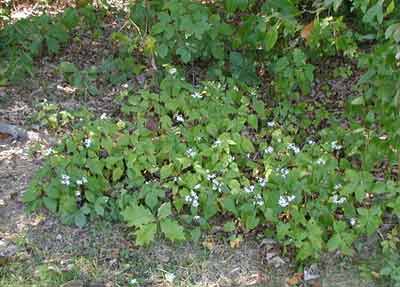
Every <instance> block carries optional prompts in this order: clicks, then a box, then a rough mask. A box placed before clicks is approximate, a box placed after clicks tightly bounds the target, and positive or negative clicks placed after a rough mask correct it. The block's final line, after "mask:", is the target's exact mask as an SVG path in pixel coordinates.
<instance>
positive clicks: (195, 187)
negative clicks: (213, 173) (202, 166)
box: [193, 183, 201, 190]
mask: <svg viewBox="0 0 400 287" xmlns="http://www.w3.org/2000/svg"><path fill="white" fill-rule="evenodd" d="M200 188H201V184H200V183H199V184H196V185H195V186H194V187H193V189H194V190H198V189H200Z"/></svg>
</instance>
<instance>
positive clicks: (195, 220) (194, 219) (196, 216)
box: [193, 215, 201, 222]
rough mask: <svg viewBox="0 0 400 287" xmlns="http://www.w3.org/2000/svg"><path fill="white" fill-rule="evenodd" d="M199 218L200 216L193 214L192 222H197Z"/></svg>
mask: <svg viewBox="0 0 400 287" xmlns="http://www.w3.org/2000/svg"><path fill="white" fill-rule="evenodd" d="M200 219H201V217H200V216H199V215H195V216H193V221H194V222H199V221H200Z"/></svg>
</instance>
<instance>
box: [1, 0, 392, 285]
mask: <svg viewBox="0 0 400 287" xmlns="http://www.w3.org/2000/svg"><path fill="white" fill-rule="evenodd" d="M399 17H400V15H399V9H398V7H397V3H395V2H394V1H382V0H380V1H372V2H371V1H347V2H346V1H321V2H318V1H279V2H273V1H271V2H266V3H262V2H259V1H216V2H215V3H199V2H198V1H175V0H168V1H151V2H148V1H138V2H137V3H135V4H132V5H128V6H127V9H126V10H125V12H122V11H119V12H115V11H114V10H113V9H112V8H111V7H109V6H104V7H97V8H96V9H95V8H93V7H92V6H90V5H88V6H82V7H81V8H79V9H75V8H69V9H67V10H65V11H64V12H63V13H62V14H59V15H57V16H55V17H50V16H48V15H47V14H44V15H42V16H38V17H33V18H29V19H25V20H21V21H19V22H17V23H13V24H9V25H6V26H5V28H3V29H2V30H1V32H0V38H1V39H2V42H1V44H0V49H1V54H2V57H3V58H2V61H3V67H4V68H3V70H2V73H1V74H0V75H1V78H0V81H2V83H3V85H6V86H8V88H12V87H15V86H16V85H17V84H18V83H21V80H22V79H23V78H25V77H28V76H29V77H31V78H32V79H34V78H35V77H37V71H36V69H35V63H37V62H38V61H43V60H45V61H51V62H53V64H52V65H53V68H52V69H51V68H50V69H48V68H47V70H46V74H47V75H48V76H50V77H51V80H50V81H46V85H44V84H43V83H39V93H40V96H38V97H37V98H36V99H38V101H39V102H40V104H37V105H36V106H35V110H36V111H37V112H36V113H34V114H33V115H32V116H31V117H30V124H31V125H32V124H33V125H35V126H37V127H39V128H40V129H49V130H50V131H51V133H52V134H53V135H58V138H59V141H58V143H57V144H52V147H49V148H48V149H47V150H46V151H42V154H41V155H40V157H42V156H44V157H43V159H44V161H43V163H42V164H41V168H40V169H39V170H38V172H37V173H36V175H35V176H34V177H33V178H32V180H31V183H30V185H29V187H28V188H27V190H26V192H24V194H23V198H22V200H23V202H24V203H25V205H26V207H27V209H29V210H38V209H39V210H41V209H42V208H46V209H47V210H48V211H49V212H50V213H51V214H56V215H58V216H59V217H60V219H61V221H62V222H63V223H68V224H75V225H77V226H78V227H80V228H84V227H85V226H87V225H88V224H90V222H96V221H97V220H109V221H112V222H120V223H124V224H125V225H126V226H127V227H128V228H129V230H130V231H131V232H132V234H133V236H132V242H133V243H134V244H135V246H149V245H150V247H149V248H150V249H151V248H152V247H151V246H154V244H157V242H159V241H160V240H163V239H164V238H165V239H167V240H169V241H172V242H178V243H179V242H187V241H193V242H203V243H204V242H205V239H206V238H207V236H208V235H209V234H210V232H211V233H212V232H214V231H215V230H216V229H217V230H218V234H219V238H220V239H223V240H224V241H226V242H229V244H230V245H231V246H232V247H237V246H240V245H241V244H246V242H248V241H251V240H259V241H262V240H263V239H265V238H269V239H273V240H274V241H275V242H276V243H277V244H278V245H276V246H279V247H275V248H278V249H279V254H281V255H282V256H285V257H287V258H290V259H291V261H292V262H293V263H295V264H296V266H298V267H299V268H300V269H301V268H303V267H306V268H308V266H310V265H311V264H312V263H314V262H318V261H319V260H320V258H321V256H323V255H324V254H326V253H327V252H328V253H330V254H333V253H336V254H340V256H348V258H351V257H353V258H356V257H357V255H358V253H359V252H360V250H362V248H361V247H360V244H359V242H360V240H361V241H362V240H363V239H365V238H373V237H374V236H375V235H376V234H378V235H379V240H375V241H374V244H375V245H380V246H381V247H382V248H381V250H380V252H381V253H383V254H384V255H386V256H383V257H379V258H380V259H379V261H380V262H379V263H378V265H374V264H373V263H371V265H369V267H365V266H364V267H363V270H364V273H369V274H372V276H375V277H376V279H381V278H384V279H385V280H387V282H390V283H389V284H399V282H400V281H399V279H398V276H399V275H398V272H399V270H398V267H397V266H398V260H399V258H398V255H397V253H396V250H397V248H398V240H399V238H398V224H399V223H398V218H399V214H400V211H399V210H400V207H399V204H400V199H399V198H400V197H399V191H400V189H399V182H398V179H399V176H400V174H399V171H398V166H399V162H400V156H399V150H398V146H399V143H400V142H399V141H400V137H399V136H400V135H399V133H398V128H397V127H398V124H399V114H398V113H399V107H398V104H399V101H398V98H399V96H400V94H399V92H398V91H399V90H400V89H399V83H400V81H399V79H400V75H399V63H400V62H399V61H400V47H399V40H400V24H399ZM85 45H90V47H94V49H92V50H89V51H88V53H89V56H88V55H87V54H86V55H85V54H83V55H80V56H79V57H74V56H75V55H74V54H71V55H68V53H65V51H68V50H73V49H74V47H75V48H76V47H80V48H83V49H82V50H83V51H85V49H84V46H85ZM86 51H87V50H86ZM93 51H95V53H93ZM90 53H92V54H90ZM51 82H53V84H52V86H48V84H50V83H51ZM56 91H57V92H56ZM56 93H58V94H60V95H59V96H58V95H57V94H56ZM43 94H44V96H45V99H48V101H46V102H43ZM31 95H32V94H31ZM60 99H63V100H65V99H73V101H75V103H74V104H73V106H72V107H68V105H67V106H66V105H59V104H57V102H58V101H60ZM104 100H105V101H106V103H105V104H104V102H103V101H104ZM10 101H12V99H11V100H10ZM93 102H95V103H96V104H92V103H93ZM85 103H86V104H85ZM53 142H55V140H54V141H53ZM39 154H40V153H39ZM155 242H156V243H155ZM133 243H131V244H133ZM194 244H195V243H194ZM377 266H378V267H377ZM370 269H371V270H373V272H371V270H370ZM368 270H369V271H368ZM45 273H46V272H45ZM260 276H261V275H260ZM292 279H293V278H292ZM303 279H304V278H302V279H301V280H303ZM293 280H295V279H293ZM301 280H300V279H299V280H298V282H297V283H295V284H298V283H299V284H300V281H301ZM64 281H65V280H64ZM189 281H190V280H189ZM195 281H196V280H194V281H190V282H191V283H189V282H188V283H187V284H195ZM292 282H294V281H292ZM289 283H290V282H289ZM232 284H233V283H232ZM235 284H236V283H235ZM243 284H244V283H243ZM293 285H294V284H293ZM183 286H185V285H183ZM187 286H190V285H187ZM239 286H240V284H239Z"/></svg>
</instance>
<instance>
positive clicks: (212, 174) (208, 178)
mask: <svg viewBox="0 0 400 287" xmlns="http://www.w3.org/2000/svg"><path fill="white" fill-rule="evenodd" d="M215 177H216V175H215V174H214V173H207V180H212V179H214V178H215Z"/></svg>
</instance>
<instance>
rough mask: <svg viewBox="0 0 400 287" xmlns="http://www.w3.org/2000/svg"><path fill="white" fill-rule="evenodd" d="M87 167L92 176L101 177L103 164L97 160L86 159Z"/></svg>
mask: <svg viewBox="0 0 400 287" xmlns="http://www.w3.org/2000/svg"><path fill="white" fill-rule="evenodd" d="M86 164H87V167H88V168H89V170H90V171H91V172H92V173H93V174H97V175H103V168H104V164H103V163H102V162H101V161H100V160H98V159H88V161H87V163H86Z"/></svg>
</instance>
